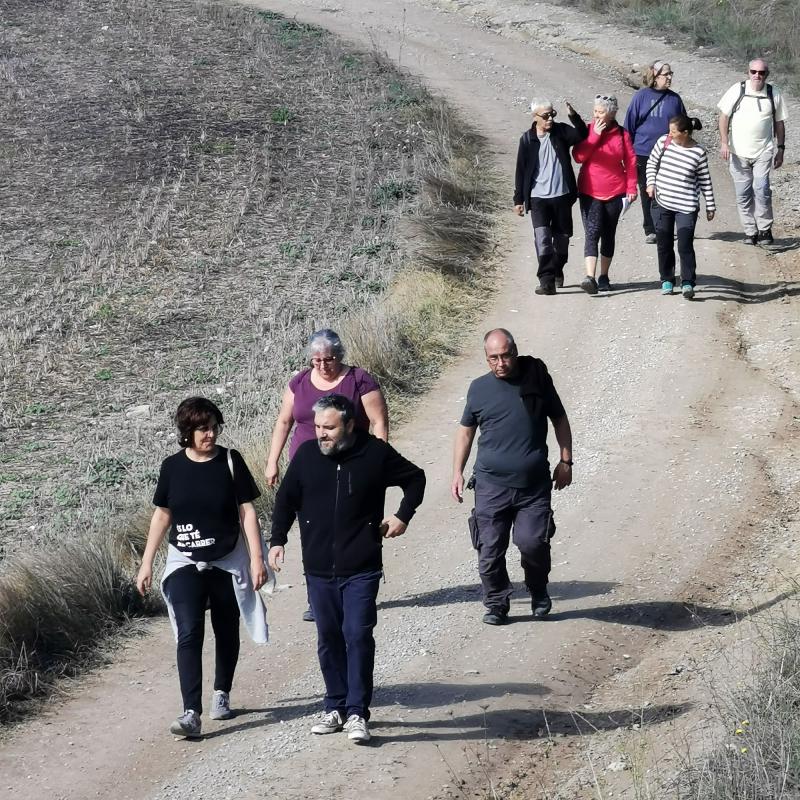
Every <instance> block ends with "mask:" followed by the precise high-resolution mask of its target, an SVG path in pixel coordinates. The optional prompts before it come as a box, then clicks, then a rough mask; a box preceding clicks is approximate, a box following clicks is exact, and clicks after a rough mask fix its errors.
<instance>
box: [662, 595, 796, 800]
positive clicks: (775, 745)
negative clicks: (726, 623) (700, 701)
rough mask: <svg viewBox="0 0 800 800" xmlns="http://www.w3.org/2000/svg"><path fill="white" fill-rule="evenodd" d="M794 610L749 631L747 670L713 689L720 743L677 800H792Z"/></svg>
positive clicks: (689, 770)
mask: <svg viewBox="0 0 800 800" xmlns="http://www.w3.org/2000/svg"><path fill="white" fill-rule="evenodd" d="M797 611H798V608H797V605H796V603H794V604H792V605H791V606H790V607H789V608H787V609H785V610H784V612H783V614H777V613H773V614H772V615H771V616H770V617H768V618H767V620H766V621H762V622H760V623H758V625H757V635H756V636H755V637H754V639H753V640H752V641H754V642H755V643H756V644H755V646H754V647H753V650H752V661H753V663H750V664H747V665H739V668H738V669H737V670H736V672H737V673H738V674H740V675H741V676H742V677H741V680H740V681H739V682H738V684H737V685H736V686H731V685H730V684H729V683H728V682H725V681H722V682H719V683H715V684H714V685H713V686H712V687H711V688H712V691H713V694H714V703H713V711H714V714H715V716H716V717H717V718H718V721H719V722H720V723H721V725H722V728H723V730H725V731H727V736H726V738H725V740H724V741H723V742H721V743H719V745H718V746H716V748H714V749H712V750H711V752H710V754H708V755H705V756H700V757H696V758H695V759H693V760H692V761H691V762H690V763H689V764H688V765H687V767H686V769H685V771H684V772H683V774H682V775H681V776H680V778H679V780H678V782H677V787H676V792H675V795H676V796H677V797H679V798H682V799H683V800H690V798H692V799H694V798H698V799H699V798H702V800H779V798H794V797H798V796H800V714H798V709H800V618H799V617H798V614H797Z"/></svg>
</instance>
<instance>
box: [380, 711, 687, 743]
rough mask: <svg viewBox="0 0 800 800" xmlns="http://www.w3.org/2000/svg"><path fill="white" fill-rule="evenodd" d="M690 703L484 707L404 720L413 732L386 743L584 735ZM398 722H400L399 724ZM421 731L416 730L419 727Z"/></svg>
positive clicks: (650, 720) (670, 714) (663, 715)
mask: <svg viewBox="0 0 800 800" xmlns="http://www.w3.org/2000/svg"><path fill="white" fill-rule="evenodd" d="M691 707H692V706H691V704H690V703H673V704H668V705H658V706H649V707H647V708H645V709H643V710H636V711H632V710H630V709H627V708H626V709H618V710H614V711H582V712H573V711H561V710H550V711H548V710H547V709H527V708H525V709H521V708H512V709H498V710H494V711H493V710H492V709H491V708H487V709H486V711H485V712H481V711H478V712H477V713H474V714H466V715H464V716H461V717H456V716H454V717H452V718H450V719H447V720H424V721H415V722H410V723H408V727H409V728H414V729H417V730H414V731H413V732H409V733H405V734H404V733H399V734H394V733H391V734H388V735H387V736H386V740H387V742H442V741H462V740H464V741H482V740H483V739H485V738H487V737H488V738H493V737H502V738H504V739H511V740H515V741H530V740H533V739H539V738H545V737H547V735H548V731H549V733H550V734H560V735H562V736H584V735H586V734H591V733H595V732H597V731H607V730H616V729H617V728H620V727H630V726H631V725H632V724H633V723H634V722H636V723H640V724H642V723H643V724H651V725H652V724H655V723H659V722H664V721H666V720H670V719H674V718H675V717H678V716H681V715H682V714H685V713H686V712H687V711H689V710H690V709H691ZM401 724H402V723H401ZM397 726H398V723H393V722H389V721H386V722H384V721H377V722H375V723H374V724H373V728H375V729H377V731H380V730H381V729H383V728H388V727H393V728H395V727H397ZM420 728H421V729H422V730H419V729H420Z"/></svg>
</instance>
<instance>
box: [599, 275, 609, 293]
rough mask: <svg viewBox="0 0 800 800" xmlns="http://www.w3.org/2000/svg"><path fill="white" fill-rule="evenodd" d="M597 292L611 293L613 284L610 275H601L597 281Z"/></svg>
mask: <svg viewBox="0 0 800 800" xmlns="http://www.w3.org/2000/svg"><path fill="white" fill-rule="evenodd" d="M597 291H598V292H610V291H611V283H610V282H609V280H608V275H601V276H600V277H599V278H598V279H597Z"/></svg>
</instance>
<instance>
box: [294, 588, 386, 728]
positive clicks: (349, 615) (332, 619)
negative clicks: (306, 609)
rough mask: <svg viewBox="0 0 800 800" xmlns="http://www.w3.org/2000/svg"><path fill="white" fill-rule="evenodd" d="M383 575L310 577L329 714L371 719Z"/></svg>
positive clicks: (326, 708) (318, 648)
mask: <svg viewBox="0 0 800 800" xmlns="http://www.w3.org/2000/svg"><path fill="white" fill-rule="evenodd" d="M380 580H381V573H380V572H361V573H359V574H357V575H352V576H350V577H348V578H322V577H319V576H317V575H306V585H307V586H308V596H309V598H310V600H311V609H312V610H313V612H314V621H315V622H316V623H317V655H318V656H319V666H320V669H321V670H322V677H323V678H324V680H325V711H338V712H339V713H340V714H341V715H342V716H343V717H344V718H345V719H347V718H348V717H349V716H350V715H351V714H358V716H359V717H364V719H369V704H370V703H371V702H372V673H373V671H374V668H375V639H374V638H373V636H372V630H373V628H374V627H375V625H376V623H377V621H378V611H377V608H376V605H375V600H376V598H377V597H378V587H379V585H380Z"/></svg>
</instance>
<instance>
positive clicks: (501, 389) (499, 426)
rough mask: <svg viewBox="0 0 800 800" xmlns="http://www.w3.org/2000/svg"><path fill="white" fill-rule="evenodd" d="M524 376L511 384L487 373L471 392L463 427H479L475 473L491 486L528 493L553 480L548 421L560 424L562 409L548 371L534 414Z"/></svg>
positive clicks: (477, 379)
mask: <svg viewBox="0 0 800 800" xmlns="http://www.w3.org/2000/svg"><path fill="white" fill-rule="evenodd" d="M521 383H522V376H520V377H518V378H516V379H513V380H508V379H504V378H496V377H495V376H494V374H493V373H491V372H487V373H486V374H485V375H482V376H481V377H480V378H476V379H475V380H474V381H473V382H472V383H471V384H470V387H469V391H468V392H467V402H466V405H465V407H464V413H463V414H462V416H461V424H462V425H464V426H465V427H468V428H473V427H479V428H480V438H479V439H478V455H477V458H476V460H475V474H476V475H478V476H479V477H480V476H483V477H484V478H485V479H486V480H487V481H489V482H490V483H495V484H498V485H500V486H506V487H508V488H512V489H528V488H530V487H532V486H536V485H538V484H539V483H541V482H543V481H544V482H546V481H548V480H549V479H550V471H549V469H550V468H549V464H548V461H547V418H548V417H549V418H550V419H559V418H560V417H562V416H563V415H564V406H563V405H562V404H561V399H560V398H559V396H558V393H557V392H556V390H555V387H554V386H553V381H552V378H551V377H550V375H549V373H548V372H547V370H546V369H545V370H544V372H543V373H542V376H541V385H540V391H541V399H542V402H541V404H540V405H538V406H537V413H536V414H535V415H531V413H530V412H529V410H528V409H526V407H525V404H524V402H523V398H522V396H521V394H520V387H521Z"/></svg>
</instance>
